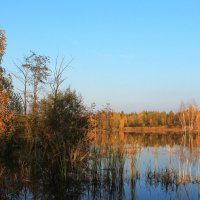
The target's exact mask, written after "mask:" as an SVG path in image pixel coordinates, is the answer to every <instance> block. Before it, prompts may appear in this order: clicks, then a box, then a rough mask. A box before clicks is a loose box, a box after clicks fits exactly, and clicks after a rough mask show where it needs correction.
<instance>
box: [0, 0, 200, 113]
mask: <svg viewBox="0 0 200 200" xmlns="http://www.w3.org/2000/svg"><path fill="white" fill-rule="evenodd" d="M0 5H1V9H0V28H1V29H4V30H5V31H6V33H7V44H8V45H7V50H6V55H5V58H4V66H5V67H6V69H7V70H8V71H9V72H10V71H12V72H14V71H16V69H15V67H14V65H13V60H16V59H21V58H22V57H23V56H24V55H27V54H29V51H30V50H33V51H35V52H37V53H39V54H44V55H48V56H50V57H51V58H52V60H53V59H55V57H56V55H57V54H58V52H59V54H60V55H65V56H66V58H67V59H70V57H73V58H74V61H73V63H72V68H71V69H69V70H68V71H66V76H67V80H66V82H65V86H66V87H67V86H68V85H71V88H75V89H76V90H77V91H78V92H80V93H81V94H82V96H83V97H84V101H85V103H86V104H87V105H89V104H90V103H92V102H96V104H98V105H99V106H101V105H105V104H106V103H107V102H109V103H110V104H111V106H112V107H113V108H114V110H116V111H121V110H124V111H126V112H131V111H141V110H166V111H169V110H171V109H172V110H175V111H176V110H178V107H179V105H180V102H181V101H184V102H190V101H192V100H193V99H194V100H195V101H196V102H197V103H198V104H199V105H200V1H199V0H190V1H189V0H130V1H126V0H123V1H122V0H121V1H119V0H84V1H83V0H79V1H78V0H71V1H68V0H32V1H31V0H18V1H16V0H2V1H1V3H0ZM15 86H16V87H17V86H18V84H17V83H15Z"/></svg>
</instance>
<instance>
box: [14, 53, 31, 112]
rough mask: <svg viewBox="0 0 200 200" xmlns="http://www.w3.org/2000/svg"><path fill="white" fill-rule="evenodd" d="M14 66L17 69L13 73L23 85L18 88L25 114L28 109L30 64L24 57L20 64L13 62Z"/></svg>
mask: <svg viewBox="0 0 200 200" xmlns="http://www.w3.org/2000/svg"><path fill="white" fill-rule="evenodd" d="M15 66H16V67H17V69H18V72H19V73H17V74H14V73H13V75H14V76H15V77H16V78H17V79H18V80H19V81H20V82H21V84H22V85H23V89H19V90H20V92H21V93H22V100H23V107H24V114H25V115H26V114H27V109H28V86H29V84H30V80H31V77H30V72H31V71H30V70H31V68H30V67H31V66H30V64H29V63H28V60H27V58H26V57H25V58H24V63H21V64H20V65H17V64H15Z"/></svg>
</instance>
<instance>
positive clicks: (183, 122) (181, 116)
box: [179, 102, 187, 133]
mask: <svg viewBox="0 0 200 200" xmlns="http://www.w3.org/2000/svg"><path fill="white" fill-rule="evenodd" d="M185 115H186V112H185V104H184V103H183V102H182V103H181V105H180V114H179V121H180V123H181V127H182V131H183V132H184V133H186V131H187V126H186V116H185Z"/></svg>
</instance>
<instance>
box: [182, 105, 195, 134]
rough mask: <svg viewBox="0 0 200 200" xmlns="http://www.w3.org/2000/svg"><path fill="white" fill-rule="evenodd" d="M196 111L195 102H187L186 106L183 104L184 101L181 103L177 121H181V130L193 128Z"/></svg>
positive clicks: (185, 130) (191, 129)
mask: <svg viewBox="0 0 200 200" xmlns="http://www.w3.org/2000/svg"><path fill="white" fill-rule="evenodd" d="M197 113H198V108H197V105H196V103H195V102H193V103H191V104H188V106H185V104H184V103H181V106H180V113H179V121H180V123H181V126H182V130H183V132H185V133H186V132H187V131H193V130H194V125H195V120H196V117H197Z"/></svg>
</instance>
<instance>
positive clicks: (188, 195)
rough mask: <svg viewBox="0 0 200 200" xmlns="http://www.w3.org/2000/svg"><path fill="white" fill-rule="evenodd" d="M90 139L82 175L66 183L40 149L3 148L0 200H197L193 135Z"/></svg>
mask: <svg viewBox="0 0 200 200" xmlns="http://www.w3.org/2000/svg"><path fill="white" fill-rule="evenodd" d="M95 138H96V139H95V140H94V141H93V142H92V143H91V145H90V147H89V152H90V153H89V155H88V157H87V159H86V161H84V162H83V163H82V164H81V165H82V166H83V168H84V170H81V169H82V168H80V167H79V169H78V168H75V169H74V170H73V172H71V171H69V172H68V173H70V176H68V178H67V179H66V180H63V179H61V178H60V177H59V176H58V174H57V171H58V168H57V167H56V165H52V164H51V166H50V164H49V162H47V160H46V159H47V158H46V157H44V153H43V152H40V150H39V149H40V148H36V147H34V148H30V145H24V146H23V148H19V147H18V145H17V144H15V145H13V146H12V147H9V148H7V149H9V152H8V150H7V152H6V153H5V155H2V156H1V159H0V199H199V195H200V188H199V184H200V157H199V150H200V148H199V147H200V136H199V135H198V134H195V135H184V136H183V135H181V134H155V133H153V134H151V133H149V134H139V133H123V132H120V133H118V132H116V133H106V132H101V133H98V134H96V137H95ZM31 149H32V150H31ZM33 149H34V151H33ZM77 169H78V170H77ZM85 169H86V171H85Z"/></svg>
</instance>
